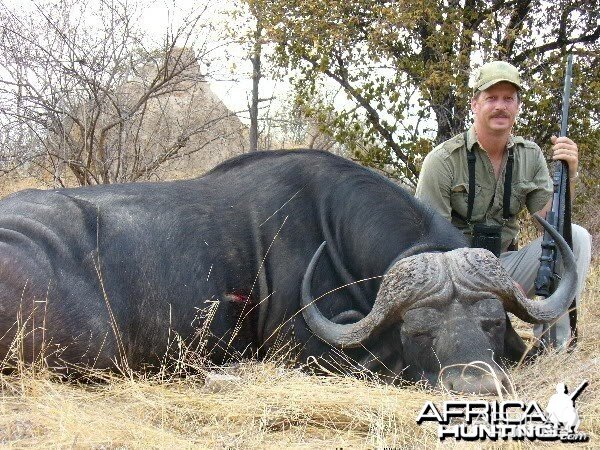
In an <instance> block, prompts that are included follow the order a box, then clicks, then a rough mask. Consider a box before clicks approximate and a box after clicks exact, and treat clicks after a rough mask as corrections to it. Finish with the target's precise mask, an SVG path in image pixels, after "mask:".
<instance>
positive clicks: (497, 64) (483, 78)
mask: <svg viewBox="0 0 600 450" xmlns="http://www.w3.org/2000/svg"><path fill="white" fill-rule="evenodd" d="M501 81H508V82H509V83H512V84H514V85H515V86H516V87H517V89H519V90H520V89H521V88H522V85H521V77H520V76H519V70H518V69H517V68H516V67H515V66H513V65H512V64H510V63H507V62H505V61H490V62H489V63H486V64H484V65H483V66H481V67H480V68H479V69H478V70H477V71H476V72H475V73H474V76H473V82H472V84H473V86H472V87H473V90H474V91H485V90H486V89H487V88H489V87H491V86H493V85H494V84H496V83H500V82H501Z"/></svg>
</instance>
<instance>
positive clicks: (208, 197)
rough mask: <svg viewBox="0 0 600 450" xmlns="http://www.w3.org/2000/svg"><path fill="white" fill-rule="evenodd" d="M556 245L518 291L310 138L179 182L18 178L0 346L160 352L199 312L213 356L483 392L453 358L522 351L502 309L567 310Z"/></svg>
mask: <svg viewBox="0 0 600 450" xmlns="http://www.w3.org/2000/svg"><path fill="white" fill-rule="evenodd" d="M556 239H558V238H556ZM323 242H325V243H326V244H322V243H323ZM559 244H560V251H561V253H562V257H563V260H564V263H565V265H566V267H567V269H568V270H567V271H566V275H565V276H564V277H563V279H562V282H561V285H560V286H559V288H558V290H557V292H556V293H555V294H554V295H553V296H552V297H551V298H548V299H547V300H546V301H544V302H534V301H530V300H528V299H527V298H525V297H524V296H523V295H522V294H521V292H520V291H519V289H518V288H517V287H516V286H515V284H514V283H513V282H512V280H510V279H509V277H508V276H507V275H506V273H505V272H504V271H503V270H502V268H501V266H500V265H499V262H498V260H497V259H496V258H495V257H494V256H493V255H492V254H491V253H489V252H487V251H484V250H481V249H468V248H464V247H466V244H465V241H464V240H463V236H462V234H461V233H460V232H459V231H457V230H456V229H455V228H454V227H453V226H452V225H451V224H450V223H448V222H447V221H446V220H444V219H443V218H442V217H441V216H438V215H437V214H435V213H434V212H433V211H431V210H429V209H427V208H426V207H425V206H423V205H422V204H420V203H419V202H418V201H417V200H415V199H414V198H413V196H412V195H411V194H410V193H409V192H407V191H405V190H403V189H402V188H400V187H398V186H396V185H395V184H393V183H392V182H390V181H388V180H387V179H385V178H384V177H382V176H380V175H378V174H376V173H375V172H373V171H371V170H369V169H366V168H364V167H362V166H360V165H357V164H355V163H353V162H351V161H348V160H346V159H343V158H340V157H337V156H334V155H332V154H330V153H326V152H320V151H272V152H260V153H255V154H248V155H242V156H240V157H237V158H234V159H232V160H229V161H226V162H225V163H223V164H221V165H220V166H218V167H216V168H215V169H214V170H212V171H211V172H209V173H208V174H206V175H204V176H202V177H199V178H196V179H192V180H186V181H173V182H158V183H132V184H115V185H107V186H94V187H81V188H74V189H55V190H46V191H42V190H28V191H23V192H19V193H17V194H14V195H11V196H9V197H7V198H5V199H4V200H2V201H0V360H4V361H5V367H8V366H9V363H8V361H9V360H10V359H11V358H13V359H14V358H15V357H18V358H21V360H23V361H25V362H31V361H32V360H35V359H36V358H45V361H46V363H47V364H48V365H49V366H50V367H52V368H54V369H55V370H66V371H68V370H70V368H73V367H78V366H92V367H96V368H102V369H114V368H115V366H119V365H120V366H121V367H122V366H123V365H126V366H128V367H130V368H133V369H138V368H141V367H144V366H157V365H158V364H159V363H160V361H161V358H162V357H163V356H164V355H165V350H166V347H167V343H168V342H170V340H171V342H172V338H173V336H180V337H181V338H182V339H185V340H187V343H188V344H189V343H190V342H191V341H194V339H198V330H199V329H201V328H202V325H203V324H204V323H206V324H208V326H207V327H205V328H204V331H208V333H207V335H208V338H207V339H208V340H207V341H205V342H206V345H207V346H208V347H206V348H208V349H210V356H211V358H212V359H213V361H215V362H223V361H225V360H227V359H230V358H232V357H238V356H239V355H240V354H244V353H245V354H252V355H255V356H257V357H263V356H264V355H267V354H269V352H270V351H271V350H273V349H274V348H276V347H277V346H280V345H281V344H282V342H286V343H289V344H290V348H291V349H292V350H293V352H292V353H293V354H294V355H295V357H296V358H298V360H299V361H306V360H307V359H311V360H317V361H320V362H321V364H322V365H328V367H338V368H339V367H340V366H341V365H343V364H342V363H347V362H353V363H352V364H355V365H356V366H358V367H366V368H368V369H370V370H371V371H373V372H375V373H379V374H382V376H385V377H389V379H390V380H398V379H401V378H402V379H407V380H422V379H425V380H428V381H429V382H430V383H431V384H435V383H436V382H438V381H440V380H441V382H442V383H443V384H444V385H445V386H447V387H448V388H450V389H453V390H456V391H474V392H482V393H483V392H489V391H495V385H494V380H493V379H492V376H491V375H489V374H485V373H484V372H482V371H481V367H478V366H473V367H468V368H466V369H464V368H463V367H458V366H455V365H456V364H463V363H470V362H472V361H480V362H483V363H488V364H489V365H490V366H491V367H495V368H498V367H502V364H503V359H504V358H507V359H512V360H515V359H518V358H520V357H521V356H522V355H523V352H524V350H525V346H524V343H523V341H522V340H521V339H520V338H519V336H518V335H517V334H516V333H515V331H514V330H513V328H512V326H511V324H510V321H509V320H508V316H507V314H506V312H507V311H508V312H512V313H514V314H515V315H517V316H518V317H520V318H522V319H524V320H527V321H530V322H550V321H553V320H554V319H556V318H557V317H558V316H560V314H562V313H563V312H564V310H565V309H566V307H567V305H568V303H569V301H570V299H571V298H572V297H573V295H572V293H573V291H574V288H575V278H576V277H575V275H576V274H575V268H574V262H573V256H572V253H570V251H569V250H568V247H566V245H565V244H564V241H560V242H559ZM382 276H383V277H382ZM446 366H449V367H450V368H448V369H446V370H443V371H442V370H441V369H442V368H443V367H446ZM440 373H442V376H441V377H440ZM498 377H499V380H500V382H501V383H503V382H506V379H505V378H504V376H503V375H502V371H501V370H498Z"/></svg>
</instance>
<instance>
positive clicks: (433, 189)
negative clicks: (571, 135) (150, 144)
mask: <svg viewBox="0 0 600 450" xmlns="http://www.w3.org/2000/svg"><path fill="white" fill-rule="evenodd" d="M467 146H468V148H469V149H472V151H474V152H475V156H476V162H475V203H474V205H473V213H472V217H471V223H477V222H480V223H485V224H487V225H504V226H503V227H502V250H503V251H506V249H507V248H508V246H509V245H510V243H511V242H512V241H513V239H515V238H516V237H517V235H518V233H519V226H518V223H517V218H516V215H517V214H518V213H519V212H520V211H521V210H522V209H523V208H527V209H528V210H529V212H530V213H534V212H537V211H539V210H540V209H542V208H543V207H544V206H546V204H547V203H548V201H549V200H550V199H551V198H552V192H553V189H552V180H551V179H550V175H549V172H548V166H547V164H546V160H545V158H544V155H543V153H542V151H541V150H540V148H539V147H538V146H537V145H536V144H535V143H534V142H531V141H527V140H525V139H523V138H522V137H518V136H516V137H511V138H510V139H509V142H508V145H507V147H508V148H511V147H512V148H513V149H514V155H515V160H514V166H513V177H512V189H511V198H510V214H511V217H510V218H509V219H508V220H506V221H505V220H504V218H503V217H502V214H503V195H504V176H505V172H506V160H507V154H508V152H505V154H504V159H503V161H502V168H501V173H500V176H499V177H498V180H496V177H495V175H494V168H493V166H492V162H491V161H490V158H489V157H488V154H487V152H486V151H485V150H484V149H482V148H481V147H480V146H479V143H478V142H477V137H476V135H475V131H474V129H473V128H472V127H471V128H470V129H469V131H468V132H467ZM468 191H469V172H468V166H467V154H466V151H465V141H464V134H463V133H461V134H459V135H457V136H454V137H453V138H452V139H449V140H447V141H446V142H444V143H442V144H440V145H439V146H437V147H436V148H434V149H433V150H432V151H431V152H430V153H429V154H428V155H427V157H426V158H425V160H424V161H423V167H422V168H421V174H420V176H419V182H418V184H417V191H416V194H415V195H416V197H417V198H419V199H420V200H422V201H424V202H425V203H427V204H428V205H430V206H431V207H432V208H434V209H435V210H437V211H438V212H440V213H441V214H442V215H443V216H444V217H445V218H446V219H448V220H450V221H451V222H452V224H453V225H454V226H456V227H457V228H458V229H460V230H461V231H463V232H464V233H465V236H466V237H467V239H468V241H469V242H470V241H471V238H472V234H471V228H470V226H469V224H468V223H466V222H465V221H464V220H462V219H460V218H459V217H456V215H453V214H452V212H453V211H454V212H456V213H458V215H460V216H461V217H463V218H466V217H467V198H468Z"/></svg>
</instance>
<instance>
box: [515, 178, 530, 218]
mask: <svg viewBox="0 0 600 450" xmlns="http://www.w3.org/2000/svg"><path fill="white" fill-rule="evenodd" d="M535 189H536V185H535V183H532V182H531V181H521V182H519V183H515V184H513V186H512V190H511V193H510V209H509V211H510V215H511V216H516V215H517V214H519V212H521V210H522V209H523V208H525V205H526V204H527V203H526V202H527V195H528V194H529V193H530V192H532V191H534V190H535Z"/></svg>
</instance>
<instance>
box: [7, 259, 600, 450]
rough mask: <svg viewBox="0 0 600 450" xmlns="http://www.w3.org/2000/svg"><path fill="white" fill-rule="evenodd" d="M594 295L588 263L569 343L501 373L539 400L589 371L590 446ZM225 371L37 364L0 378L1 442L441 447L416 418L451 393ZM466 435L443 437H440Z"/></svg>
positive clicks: (266, 369)
mask: <svg viewBox="0 0 600 450" xmlns="http://www.w3.org/2000/svg"><path fill="white" fill-rule="evenodd" d="M599 294H600V266H598V265H596V267H595V268H594V270H593V273H592V274H591V276H590V279H589V283H588V286H587V289H586V293H585V297H584V299H583V301H582V303H583V305H584V306H583V307H582V309H581V313H580V319H581V332H582V339H581V343H580V345H579V347H578V348H577V350H576V351H574V352H572V353H568V354H567V353H554V354H550V355H546V356H543V357H541V358H540V359H539V360H538V361H537V362H536V363H535V364H532V365H528V366H523V367H519V368H516V369H513V370H511V372H510V376H511V378H512V381H513V382H514V384H515V386H516V393H515V395H514V398H515V399H520V400H523V401H529V400H537V401H539V403H540V405H542V407H543V406H545V405H546V402H547V400H548V398H549V397H550V395H551V394H552V393H553V392H554V388H555V386H556V383H558V382H561V381H563V382H566V383H567V385H568V386H570V387H575V386H577V385H578V384H579V383H580V382H581V381H582V380H583V379H588V380H589V381H590V386H589V387H588V388H587V389H586V391H584V393H583V394H582V395H581V397H580V398H579V399H578V409H579V412H580V415H581V417H582V424H581V428H580V429H581V431H585V432H586V433H588V434H589V435H590V436H591V441H590V444H592V445H594V443H595V444H596V445H597V443H598V439H600V394H599V392H600V391H599V390H598V386H600V374H599V373H600V371H599V369H600V364H599V363H600V359H599V357H598V352H599V350H600V338H599V335H600V333H599V332H600V324H599V322H600V317H599V315H600V313H599V311H600V301H599V298H600V295H599ZM231 370H235V373H236V375H237V377H238V378H236V380H235V381H233V382H231V383H229V384H226V385H225V386H224V388H223V390H221V391H220V392H215V391H214V390H211V389H207V387H205V386H204V379H205V375H206V374H203V373H199V374H196V375H193V376H189V377H187V378H184V379H182V378H179V379H165V378H162V379H161V378H159V377H158V376H150V375H148V376H144V375H139V376H136V377H133V378H125V377H117V376H112V377H110V378H108V380H107V381H106V382H104V383H88V384H82V385H77V384H73V383H61V382H57V381H53V380H52V377H51V376H50V375H48V374H47V373H44V372H38V373H36V374H31V373H21V374H19V375H11V376H1V377H0V387H1V398H0V446H6V447H11V448H65V447H72V448H97V449H108V448H190V447H194V448H282V447H287V448H321V447H322V448H336V447H338V448H339V447H343V448H382V447H397V448H400V447H404V448H435V447H437V446H440V444H439V442H438V439H437V437H436V432H435V428H433V427H432V426H426V425H424V426H418V425H417V424H416V422H415V418H416V417H417V415H418V413H419V411H420V409H421V408H422V406H423V404H424V402H425V401H426V400H434V401H435V402H438V403H439V402H441V401H443V400H444V399H450V398H453V399H456V398H457V396H456V395H452V394H448V393H445V392H440V391H435V392H434V391H427V390H424V389H421V388H419V387H417V386H409V387H404V388H398V387H391V386H386V385H382V384H377V383H374V382H369V381H364V380H358V379H354V378H348V377H336V376H315V375H308V374H306V373H303V372H301V371H300V370H295V369H290V368H286V367H283V366H281V365H277V364H274V363H246V364H242V365H240V366H239V367H237V368H235V369H230V371H231ZM509 444H510V445H509ZM465 445H466V444H458V443H456V442H448V443H446V444H444V447H451V448H452V447H463V446H465ZM505 445H506V446H509V447H512V448H532V447H533V446H534V444H531V443H528V442H524V443H523V442H520V443H519V442H517V443H506V444H505ZM540 445H544V444H539V443H537V444H536V446H540ZM545 445H553V447H554V445H555V444H545ZM571 445H572V444H571ZM486 446H487V447H488V448H496V447H498V446H499V445H498V444H494V443H491V442H490V443H488V444H486ZM472 447H473V448H479V447H481V444H480V443H478V444H473V445H472Z"/></svg>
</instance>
